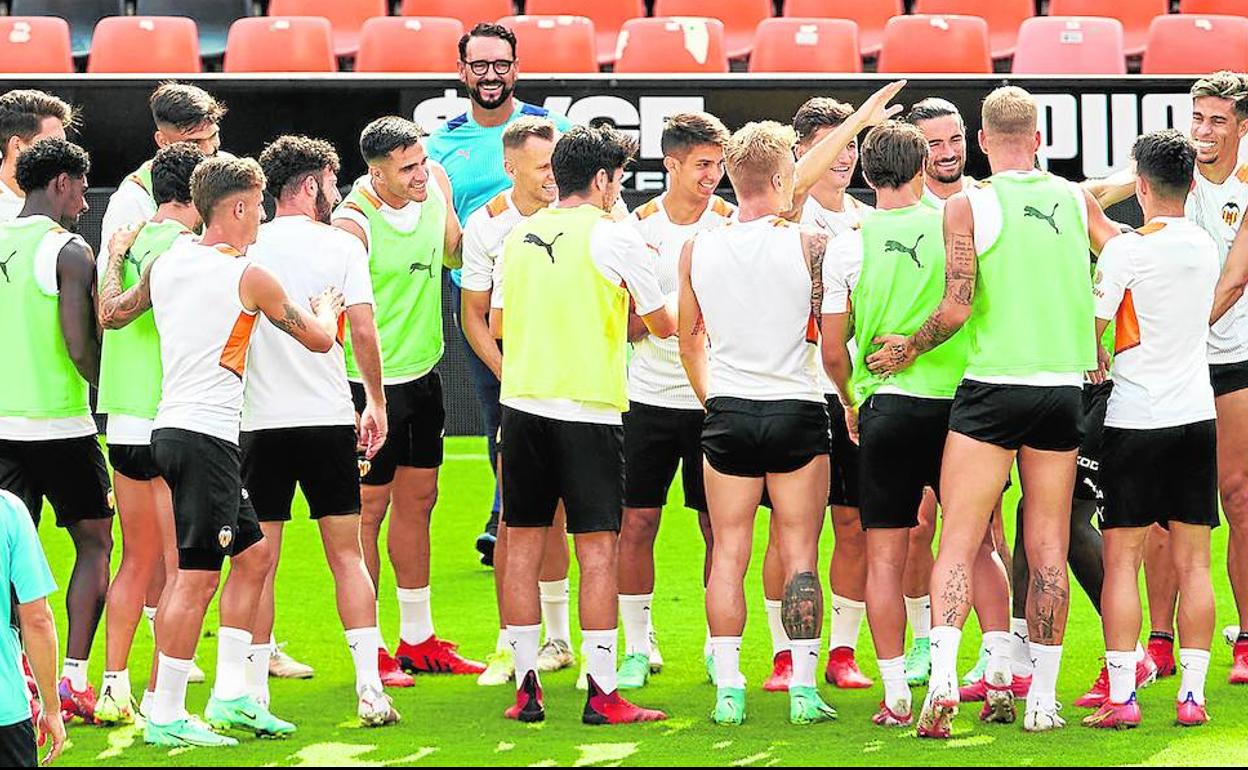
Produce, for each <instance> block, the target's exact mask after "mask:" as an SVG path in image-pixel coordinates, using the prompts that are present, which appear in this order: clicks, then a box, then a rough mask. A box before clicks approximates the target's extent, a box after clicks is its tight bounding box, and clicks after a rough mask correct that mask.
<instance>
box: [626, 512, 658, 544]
mask: <svg viewBox="0 0 1248 770" xmlns="http://www.w3.org/2000/svg"><path fill="white" fill-rule="evenodd" d="M658 534H659V515H658V513H657V512H654V511H651V510H649V509H630V510H629V511H628V512H627V513H625V514H624V518H623V521H622V522H621V524H620V542H621V543H624V542H625V541H627V542H628V544H629V545H643V546H644V545H646V544H649V543H653V542H654V539H655V537H656V536H657V535H658Z"/></svg>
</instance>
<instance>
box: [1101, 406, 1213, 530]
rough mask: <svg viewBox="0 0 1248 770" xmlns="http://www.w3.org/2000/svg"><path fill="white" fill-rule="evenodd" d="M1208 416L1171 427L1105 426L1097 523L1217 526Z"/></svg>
mask: <svg viewBox="0 0 1248 770" xmlns="http://www.w3.org/2000/svg"><path fill="white" fill-rule="evenodd" d="M1216 425H1217V423H1216V421H1214V420H1204V421H1202V422H1194V423H1189V424H1187V425H1178V426H1175V427H1172V428H1152V429H1148V430H1131V429H1127V428H1112V427H1108V428H1106V429H1105V452H1104V456H1103V457H1102V459H1101V483H1102V484H1103V485H1104V487H1105V507H1104V511H1103V512H1102V514H1101V521H1100V525H1101V529H1112V528H1114V527H1147V526H1149V525H1150V524H1161V525H1162V526H1165V525H1166V524H1168V523H1169V522H1172V521H1178V522H1182V523H1184V524H1195V525H1198V526H1206V527H1216V526H1218V463H1217V453H1218V434H1217V427H1216Z"/></svg>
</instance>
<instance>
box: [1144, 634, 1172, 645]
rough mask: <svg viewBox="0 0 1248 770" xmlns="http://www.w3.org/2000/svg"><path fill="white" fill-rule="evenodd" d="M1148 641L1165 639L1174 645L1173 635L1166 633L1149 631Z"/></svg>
mask: <svg viewBox="0 0 1248 770" xmlns="http://www.w3.org/2000/svg"><path fill="white" fill-rule="evenodd" d="M1148 639H1149V641H1152V640H1153V639H1165V640H1166V641H1167V642H1170V643H1171V644H1174V634H1172V633H1170V632H1168V631H1151V632H1149V634H1148Z"/></svg>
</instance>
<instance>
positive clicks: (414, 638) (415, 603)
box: [396, 586, 433, 644]
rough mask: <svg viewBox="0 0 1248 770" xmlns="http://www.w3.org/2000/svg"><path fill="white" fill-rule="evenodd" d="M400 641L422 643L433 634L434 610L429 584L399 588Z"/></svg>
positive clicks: (397, 590)
mask: <svg viewBox="0 0 1248 770" xmlns="http://www.w3.org/2000/svg"><path fill="white" fill-rule="evenodd" d="M396 593H397V594H398V596H399V641H403V642H407V643H408V644H420V643H421V642H423V641H426V640H428V639H429V637H431V636H433V610H432V609H431V608H430V606H429V586H425V587H424V588H399V589H396Z"/></svg>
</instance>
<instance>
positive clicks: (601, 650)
mask: <svg viewBox="0 0 1248 770" xmlns="http://www.w3.org/2000/svg"><path fill="white" fill-rule="evenodd" d="M619 635H620V631H619V629H618V628H610V629H607V630H605V631H585V630H584V629H582V630H581V654H582V655H584V656H585V670H586V672H588V673H589V675H590V676H591V677H593V679H594V682H595V683H596V684H597V685H598V689H599V690H602V692H603V694H610V693H613V692H615V646H616V640H617V639H618V638H619Z"/></svg>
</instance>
